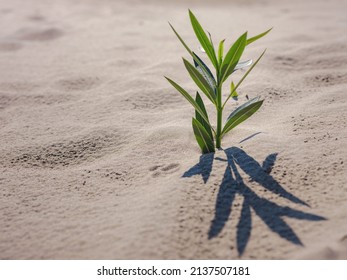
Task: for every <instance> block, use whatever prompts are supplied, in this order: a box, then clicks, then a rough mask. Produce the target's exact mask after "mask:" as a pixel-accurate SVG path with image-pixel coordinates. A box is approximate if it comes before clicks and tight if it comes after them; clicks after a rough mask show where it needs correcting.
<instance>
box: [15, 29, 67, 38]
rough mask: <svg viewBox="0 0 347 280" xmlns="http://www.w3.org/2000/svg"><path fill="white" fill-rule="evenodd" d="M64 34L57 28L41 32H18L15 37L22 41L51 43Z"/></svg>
mask: <svg viewBox="0 0 347 280" xmlns="http://www.w3.org/2000/svg"><path fill="white" fill-rule="evenodd" d="M63 34H64V32H63V31H61V30H60V29H58V28H48V29H43V30H27V29H26V30H20V31H19V32H18V35H17V36H16V37H17V38H18V39H20V40H24V41H51V40H55V39H58V38H59V37H61V36H63Z"/></svg>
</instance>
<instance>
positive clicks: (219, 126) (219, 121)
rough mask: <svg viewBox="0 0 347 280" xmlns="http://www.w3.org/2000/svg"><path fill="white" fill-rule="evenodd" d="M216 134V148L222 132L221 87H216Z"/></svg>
mask: <svg viewBox="0 0 347 280" xmlns="http://www.w3.org/2000/svg"><path fill="white" fill-rule="evenodd" d="M216 109H217V133H216V148H217V149H220V147H221V140H222V139H221V132H222V117H223V107H222V86H221V85H218V87H217V106H216Z"/></svg>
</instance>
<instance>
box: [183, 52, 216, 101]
mask: <svg viewBox="0 0 347 280" xmlns="http://www.w3.org/2000/svg"><path fill="white" fill-rule="evenodd" d="M183 62H184V66H185V67H186V69H187V71H188V73H189V75H190V76H191V77H192V79H193V81H194V82H195V83H196V85H197V86H198V87H199V88H200V89H201V90H202V91H203V93H205V95H206V96H207V98H208V99H210V100H211V102H212V103H213V104H215V95H214V89H213V88H211V87H210V85H209V84H208V82H207V81H206V80H205V78H204V77H203V76H202V75H201V74H200V72H199V71H198V70H197V69H196V68H195V67H194V66H193V65H192V64H190V63H189V62H188V61H187V60H185V59H184V58H183Z"/></svg>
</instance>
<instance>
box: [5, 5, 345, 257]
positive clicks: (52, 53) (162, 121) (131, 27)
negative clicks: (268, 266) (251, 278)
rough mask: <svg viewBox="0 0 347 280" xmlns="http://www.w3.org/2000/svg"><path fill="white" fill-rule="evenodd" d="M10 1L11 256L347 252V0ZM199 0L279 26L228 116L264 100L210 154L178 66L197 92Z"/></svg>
mask: <svg viewBox="0 0 347 280" xmlns="http://www.w3.org/2000/svg"><path fill="white" fill-rule="evenodd" d="M0 3H1V4H0V23H1V24H0V25H1V31H0V73H1V75H0V136H1V137H0V258H1V259H238V258H240V259H307V258H308V259H347V223H346V219H347V188H346V187H347V184H346V183H347V182H346V181H347V170H346V158H347V148H346V136H347V131H346V124H347V110H346V105H347V100H346V85H347V72H346V65H347V44H346V43H347V35H346V27H347V17H346V9H347V2H346V1H340V0H334V1H323V0H319V1H315V0H310V1H298V0H290V1H289V0H288V1H275V0H265V1H252V0H249V1H159V0H153V1H128V0H127V1H126V0H118V1H111V0H101V1H92V0H89V1H82V0H80V1H68V0H59V1H58V0H57V1H39V0H26V1H24V0H23V1H18V0H11V1H5V0H2V1H1V2H0ZM188 8H191V9H192V10H193V11H194V12H195V14H196V16H197V17H198V18H199V20H200V21H201V23H202V24H203V26H204V27H205V28H206V29H207V30H208V31H210V32H211V33H212V34H213V38H214V40H215V42H217V41H218V40H220V39H224V38H227V39H228V40H227V41H226V45H227V46H229V45H230V44H231V42H232V41H233V40H235V39H236V38H237V37H238V36H239V35H241V34H242V33H243V32H244V31H246V30H248V31H249V34H250V36H252V35H255V34H258V33H260V32H262V31H264V30H266V29H268V28H270V27H274V29H273V30H272V32H271V33H270V34H269V35H268V36H267V37H265V38H263V39H261V40H259V41H258V42H256V43H254V44H252V45H250V46H249V47H248V49H247V51H246V52H245V53H244V56H243V58H244V59H249V58H252V59H255V58H257V56H258V55H259V54H260V53H261V52H262V51H263V49H265V48H267V53H266V54H265V56H264V57H263V59H262V61H261V62H260V63H259V64H258V65H257V67H256V68H255V69H254V71H253V72H252V73H251V74H250V76H249V77H248V78H247V80H246V81H245V82H244V83H243V85H242V86H241V88H240V90H239V93H240V99H239V102H235V101H233V102H231V103H230V104H229V106H228V109H227V111H226V115H227V113H228V112H230V111H231V110H232V109H233V108H235V107H236V106H237V105H238V104H241V103H242V102H244V101H245V100H246V97H245V95H246V94H247V95H248V96H249V97H255V96H257V95H260V96H261V97H262V98H264V99H265V102H264V105H263V107H262V108H261V109H260V110H259V112H257V113H256V115H254V116H253V117H252V118H250V119H249V120H247V121H246V122H245V123H243V124H242V125H240V126H238V127H237V128H236V129H235V130H234V131H233V132H232V133H230V134H229V135H228V136H227V137H225V138H224V139H223V145H222V146H223V150H220V151H217V152H216V153H215V154H209V155H206V156H202V157H200V151H199V148H198V146H197V144H196V142H195V139H194V136H193V133H192V129H191V117H192V115H193V113H194V111H193V109H192V107H191V106H190V105H189V104H188V103H187V102H186V101H185V100H184V99H183V97H181V96H180V95H179V93H177V92H176V91H175V90H174V89H173V88H172V87H171V86H170V85H169V84H168V83H167V81H165V79H164V78H163V76H164V75H166V76H169V77H171V78H172V79H174V80H175V81H177V82H178V83H180V84H181V85H182V86H183V87H185V88H186V89H187V90H188V91H189V92H191V93H192V94H194V92H195V90H196V86H195V85H194V84H193V82H192V81H191V80H190V78H189V77H188V74H187V73H186V71H185V69H184V66H183V64H182V60H181V57H182V56H184V57H186V58H189V56H188V54H187V53H186V51H185V50H184V48H183V47H182V46H181V45H180V43H179V41H178V40H177V38H175V36H174V34H173V33H172V31H171V29H170V28H169V26H168V24H167V21H170V22H171V23H172V24H173V25H174V26H175V27H176V29H177V31H178V32H180V34H181V35H182V37H183V38H184V39H185V40H186V41H187V43H188V44H189V45H190V46H191V47H192V48H193V49H194V50H197V51H198V49H199V44H198V42H197V41H196V39H195V37H194V34H193V31H192V29H191V26H190V23H189V19H188V15H187V9H188ZM201 56H202V57H204V55H203V54H201ZM205 58H206V57H205ZM241 75H242V73H241V72H238V73H235V76H234V79H235V81H237V80H238V79H239V78H240V77H241ZM207 108H208V110H209V112H211V114H212V112H213V107H212V106H210V105H209V106H208V107H207ZM211 118H212V121H213V122H214V121H215V119H214V118H213V117H211Z"/></svg>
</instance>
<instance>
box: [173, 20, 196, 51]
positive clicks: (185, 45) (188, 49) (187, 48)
mask: <svg viewBox="0 0 347 280" xmlns="http://www.w3.org/2000/svg"><path fill="white" fill-rule="evenodd" d="M169 25H170V27H171V29H172V30H173V32H174V33H175V34H176V36H177V38H178V40H180V42H181V43H182V45H183V46H184V47H185V48H186V50H187V51H188V52H189V53H190V54H191V55H192V56H193V53H192V51H191V50H190V48H189V47H188V46H187V44H186V43H185V42H184V41H183V39H182V38H181V36H180V35H179V34H178V33H177V31H176V30H175V28H174V27H173V26H172V25H171V23H170V22H169Z"/></svg>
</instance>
